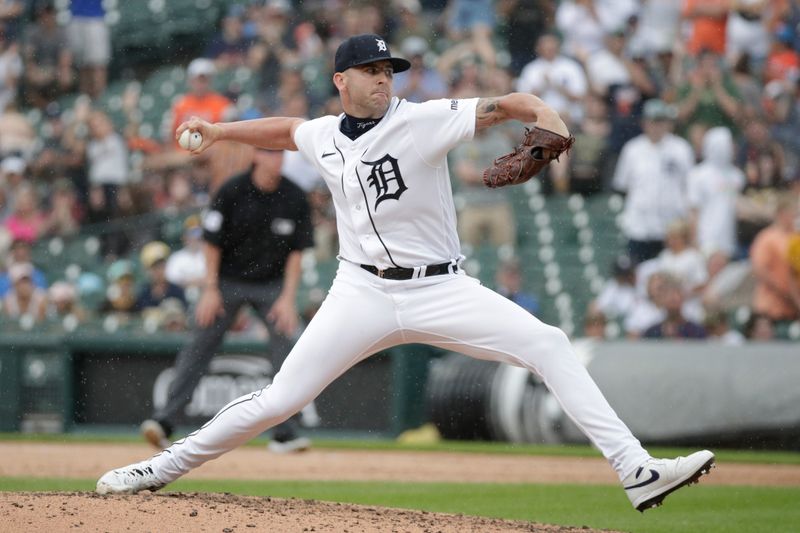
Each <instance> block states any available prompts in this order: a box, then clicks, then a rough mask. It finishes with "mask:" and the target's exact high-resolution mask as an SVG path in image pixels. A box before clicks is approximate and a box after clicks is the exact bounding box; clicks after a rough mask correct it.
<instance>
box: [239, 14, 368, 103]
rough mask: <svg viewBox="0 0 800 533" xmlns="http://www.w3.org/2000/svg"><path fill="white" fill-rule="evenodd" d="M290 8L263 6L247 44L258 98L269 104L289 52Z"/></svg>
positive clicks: (272, 100)
mask: <svg viewBox="0 0 800 533" xmlns="http://www.w3.org/2000/svg"><path fill="white" fill-rule="evenodd" d="M290 9H291V6H289V5H288V2H280V1H279V2H269V3H268V4H267V5H265V6H264V7H262V8H261V9H260V11H259V16H258V24H257V28H258V35H257V37H256V40H255V42H254V43H253V45H252V46H251V47H250V54H249V56H250V57H249V59H248V63H249V65H250V68H251V69H253V71H255V72H256V73H257V75H258V96H259V99H261V100H265V101H266V102H268V104H269V105H272V106H274V105H275V100H276V97H275V93H276V91H277V89H278V85H279V81H280V73H281V69H282V66H283V65H284V64H285V63H286V62H287V61H288V59H289V57H290V55H291V52H290V50H289V42H288V41H289V36H288V29H289V18H288V15H289V11H290ZM363 31H367V30H363Z"/></svg>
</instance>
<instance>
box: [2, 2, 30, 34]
mask: <svg viewBox="0 0 800 533" xmlns="http://www.w3.org/2000/svg"><path fill="white" fill-rule="evenodd" d="M28 3H29V2H28V1H26V0H0V24H2V26H3V28H4V30H3V31H4V33H5V34H6V36H7V37H8V40H9V41H18V40H19V34H20V30H21V29H22V23H23V22H25V14H26V13H25V11H26V8H27V5H26V4H28Z"/></svg>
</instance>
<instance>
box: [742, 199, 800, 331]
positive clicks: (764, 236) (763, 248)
mask: <svg viewBox="0 0 800 533" xmlns="http://www.w3.org/2000/svg"><path fill="white" fill-rule="evenodd" d="M797 214H798V209H797V198H796V197H795V196H793V195H792V196H788V197H781V198H780V199H779V201H778V208H777V210H776V213H775V221H774V222H773V223H772V224H770V225H769V226H767V227H766V228H764V229H763V230H762V231H761V232H760V233H759V234H758V236H757V237H756V240H755V241H754V242H753V246H752V247H751V248H750V261H751V262H752V264H753V273H754V274H755V278H756V287H755V291H754V292H753V311H754V312H755V313H758V314H760V315H764V316H766V317H768V318H769V319H770V320H772V321H790V320H795V319H797V318H800V283H798V280H797V279H796V278H795V277H794V276H793V273H792V267H791V265H790V264H789V244H790V242H791V237H792V235H793V234H794V233H795V231H796V230H795V226H794V224H795V218H796V217H797Z"/></svg>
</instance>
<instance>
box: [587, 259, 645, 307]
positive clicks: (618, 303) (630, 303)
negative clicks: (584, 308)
mask: <svg viewBox="0 0 800 533" xmlns="http://www.w3.org/2000/svg"><path fill="white" fill-rule="evenodd" d="M611 275H612V277H611V278H610V279H609V280H607V281H606V282H605V284H604V285H603V288H602V290H601V291H600V294H598V295H597V299H596V300H595V301H594V302H592V303H590V304H589V311H592V310H597V311H599V312H601V313H602V314H603V316H604V317H608V318H611V319H618V318H623V317H625V316H627V315H628V314H629V313H630V312H631V311H632V310H633V307H634V306H635V305H636V269H635V268H634V265H633V263H632V262H631V260H630V258H629V257H628V256H626V255H622V256H619V257H617V258H616V259H615V260H614V265H613V266H612V270H611ZM587 314H588V312H587Z"/></svg>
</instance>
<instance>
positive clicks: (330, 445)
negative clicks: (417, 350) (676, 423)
mask: <svg viewBox="0 0 800 533" xmlns="http://www.w3.org/2000/svg"><path fill="white" fill-rule="evenodd" d="M2 441H24V442H66V443H70V442H75V443H85V442H101V443H141V442H142V439H141V437H140V436H139V435H138V434H130V433H124V434H95V433H66V434H28V433H24V434H23V433H0V442H2ZM266 442H267V440H266V439H264V438H258V439H254V440H253V441H251V442H250V443H249V444H248V446H263V445H264V444H266ZM314 447H315V448H320V449H339V450H379V451H380V450H384V451H385V450H390V451H425V452H461V453H490V454H511V455H538V456H542V455H546V456H556V457H600V452H598V451H597V450H596V449H594V448H592V447H591V446H585V445H559V446H544V445H538V444H509V443H503V442H473V441H444V442H439V443H435V444H425V445H421V444H414V445H409V444H400V443H398V442H396V441H394V440H388V439H383V440H381V439H375V440H342V439H314ZM648 451H649V452H650V453H651V454H652V455H653V456H655V457H675V456H678V455H687V454H689V453H692V452H694V451H696V448H667V447H648ZM714 453H715V454H716V456H717V460H718V462H727V463H758V464H786V465H790V464H793V465H800V451H772V450H730V449H719V450H714ZM799 529H800V528H799Z"/></svg>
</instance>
